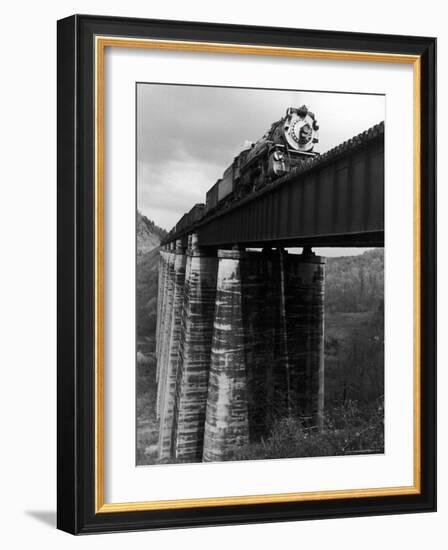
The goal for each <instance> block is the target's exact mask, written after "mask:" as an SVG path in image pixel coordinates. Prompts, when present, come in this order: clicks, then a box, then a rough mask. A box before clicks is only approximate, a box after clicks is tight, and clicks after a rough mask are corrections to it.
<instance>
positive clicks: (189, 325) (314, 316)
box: [156, 234, 325, 462]
mask: <svg viewBox="0 0 448 550" xmlns="http://www.w3.org/2000/svg"><path fill="white" fill-rule="evenodd" d="M188 243H189V244H188V249H187V251H186V253H185V249H184V248H183V246H182V243H181V242H180V241H178V242H177V245H176V250H175V251H174V250H173V249H172V248H173V247H170V250H162V251H161V253H160V264H159V265H160V267H159V269H160V273H159V297H158V320H157V342H156V353H157V384H158V387H157V415H158V419H159V422H160V427H159V444H158V456H159V460H161V461H167V462H170V461H172V460H178V461H185V462H199V461H202V460H203V461H223V460H229V459H231V458H232V457H233V455H234V451H235V449H236V448H239V447H241V446H243V445H245V444H247V443H249V442H256V441H260V439H261V437H266V436H267V435H269V433H270V430H271V428H272V426H273V424H274V422H275V420H276V419H279V418H284V417H288V416H292V417H299V418H301V419H302V421H303V423H304V424H305V425H306V426H308V427H314V428H316V429H320V428H321V426H322V418H323V406H324V267H325V260H324V259H323V258H321V257H318V256H316V255H314V254H313V253H312V252H311V249H304V252H303V253H302V254H288V253H287V252H286V251H284V250H283V249H276V250H272V249H270V248H265V249H264V250H263V251H262V252H258V251H257V252H256V251H243V250H241V249H239V248H237V247H234V249H232V250H219V251H218V252H217V255H215V252H214V251H213V250H211V249H200V248H199V247H198V241H197V236H196V235H195V234H192V235H190V236H189V239H188Z"/></svg>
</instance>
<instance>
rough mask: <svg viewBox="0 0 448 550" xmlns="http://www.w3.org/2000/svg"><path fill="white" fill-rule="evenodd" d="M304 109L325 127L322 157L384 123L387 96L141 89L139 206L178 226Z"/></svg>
mask: <svg viewBox="0 0 448 550" xmlns="http://www.w3.org/2000/svg"><path fill="white" fill-rule="evenodd" d="M303 104H305V105H306V106H307V107H308V108H309V109H310V110H311V111H313V112H314V113H315V115H316V119H317V121H318V123H319V126H320V130H319V143H318V144H317V146H316V148H315V150H316V151H318V152H319V153H324V152H325V151H328V150H329V149H331V148H333V147H335V146H336V145H338V144H340V143H342V142H343V141H345V140H347V139H350V138H351V137H353V136H354V135H356V134H358V133H360V132H363V131H364V130H367V129H368V128H370V127H371V126H373V125H375V124H377V123H378V122H381V121H382V120H384V119H385V98H384V96H376V95H360V94H341V93H327V92H306V91H284V90H261V89H247V88H222V87H204V86H184V85H170V84H146V83H140V84H138V85H137V207H138V209H139V210H140V211H141V212H142V213H143V214H145V215H146V216H147V217H148V218H150V219H151V220H153V221H154V222H155V223H156V224H157V225H159V226H160V227H163V228H164V229H167V230H169V229H171V227H172V226H173V225H174V224H175V223H176V222H177V221H178V220H179V219H180V218H181V217H182V215H183V214H184V213H185V212H187V211H188V210H190V208H191V207H192V206H193V205H194V204H195V203H198V202H205V194H206V192H207V190H208V189H209V188H210V187H212V185H214V183H215V182H216V180H217V179H218V178H220V177H221V176H222V173H223V172H224V170H225V169H226V168H227V167H228V166H229V165H230V164H231V163H232V161H233V158H234V157H235V156H236V155H237V154H238V153H239V152H240V151H241V150H242V149H243V146H244V144H245V142H247V141H256V140H257V139H259V138H260V137H261V136H262V135H263V134H264V133H265V132H266V131H267V130H268V129H269V128H270V126H271V124H272V123H273V122H274V121H276V120H279V119H280V118H281V117H283V116H284V114H285V112H286V109H287V108H288V107H291V106H300V105H303ZM350 250H352V249H350ZM363 250H364V249H363ZM358 251H359V252H361V250H358ZM346 252H347V253H349V250H348V249H347V250H346Z"/></svg>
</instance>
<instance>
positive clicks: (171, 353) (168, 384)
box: [159, 240, 186, 459]
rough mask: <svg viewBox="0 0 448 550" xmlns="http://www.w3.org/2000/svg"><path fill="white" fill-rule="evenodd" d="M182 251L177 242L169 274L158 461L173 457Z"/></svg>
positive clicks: (182, 272) (181, 286) (180, 309)
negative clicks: (170, 278)
mask: <svg viewBox="0 0 448 550" xmlns="http://www.w3.org/2000/svg"><path fill="white" fill-rule="evenodd" d="M185 266H186V255H185V249H184V248H183V246H182V242H181V241H180V240H178V241H176V250H175V252H174V263H173V271H172V290H171V295H172V298H171V311H172V314H171V319H170V321H169V328H168V330H167V337H168V341H167V353H166V355H165V362H166V363H165V369H164V395H163V397H162V399H161V406H160V425H159V459H169V458H171V456H172V449H171V438H172V430H173V422H174V416H173V413H174V400H175V396H176V382H177V368H178V354H179V343H180V335H181V312H182V304H183V298H184V285H185Z"/></svg>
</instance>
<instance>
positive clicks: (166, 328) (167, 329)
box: [156, 247, 175, 418]
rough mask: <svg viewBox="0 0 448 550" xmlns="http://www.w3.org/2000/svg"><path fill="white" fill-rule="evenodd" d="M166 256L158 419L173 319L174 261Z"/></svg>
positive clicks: (159, 365)
mask: <svg viewBox="0 0 448 550" xmlns="http://www.w3.org/2000/svg"><path fill="white" fill-rule="evenodd" d="M171 248H172V247H170V250H169V251H167V254H166V268H165V269H166V274H165V284H164V296H163V304H162V311H161V321H160V346H159V349H160V352H159V354H158V358H157V363H158V384H157V407H156V412H157V417H158V418H160V415H161V410H162V408H163V406H164V404H163V402H164V399H165V387H166V377H167V370H168V358H169V342H170V338H171V321H172V318H173V291H174V259H175V254H174V252H173V251H172V250H171Z"/></svg>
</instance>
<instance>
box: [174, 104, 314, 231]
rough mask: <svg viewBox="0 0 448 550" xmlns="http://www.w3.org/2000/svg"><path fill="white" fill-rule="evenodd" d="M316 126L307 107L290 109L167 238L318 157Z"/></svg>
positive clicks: (241, 153) (241, 156)
mask: <svg viewBox="0 0 448 550" xmlns="http://www.w3.org/2000/svg"><path fill="white" fill-rule="evenodd" d="M318 142H319V125H318V123H317V119H316V116H315V114H314V113H313V112H312V111H310V110H309V109H308V107H307V106H305V105H302V106H301V107H298V108H295V107H289V108H288V109H287V110H286V114H285V116H283V117H282V118H281V119H280V120H277V121H276V122H274V123H272V125H271V127H270V128H269V130H268V131H267V132H266V133H265V134H264V135H263V137H262V138H260V139H259V140H258V141H256V142H254V143H250V144H248V146H247V147H246V148H244V149H243V150H242V151H241V152H240V153H239V154H238V155H237V156H236V157H235V158H234V159H233V162H232V164H230V166H228V167H227V168H226V169H225V170H224V173H223V175H222V177H221V178H219V179H218V180H217V181H216V183H215V184H214V185H213V186H212V187H211V188H210V189H209V190H208V191H207V193H206V197H205V203H204V204H203V203H199V204H195V205H194V206H193V208H192V209H191V210H190V211H189V212H187V213H186V214H184V215H183V216H182V218H181V219H180V220H179V221H178V222H177V224H176V225H175V226H174V227H173V228H172V230H171V231H170V234H175V233H179V232H182V231H183V230H184V229H186V228H187V227H189V226H191V225H192V224H194V223H196V222H199V221H201V220H202V219H203V218H204V217H205V216H208V215H211V214H213V213H215V212H217V211H219V210H221V209H222V208H226V207H228V206H230V205H231V204H232V203H234V202H235V201H238V200H240V199H242V198H243V197H246V196H248V195H250V194H251V193H254V192H256V191H258V190H260V189H262V188H263V187H265V186H266V185H269V184H270V183H272V182H273V181H275V180H276V179H278V178H280V177H281V176H284V175H286V174H288V173H289V172H290V171H291V170H292V169H293V168H295V167H299V166H300V165H301V164H303V162H304V161H305V160H306V159H309V158H313V157H316V156H318V154H319V153H317V152H316V151H315V150H314V147H315V145H316V143H318Z"/></svg>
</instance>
